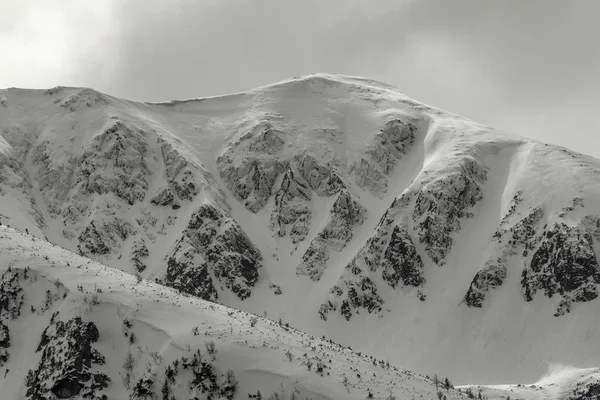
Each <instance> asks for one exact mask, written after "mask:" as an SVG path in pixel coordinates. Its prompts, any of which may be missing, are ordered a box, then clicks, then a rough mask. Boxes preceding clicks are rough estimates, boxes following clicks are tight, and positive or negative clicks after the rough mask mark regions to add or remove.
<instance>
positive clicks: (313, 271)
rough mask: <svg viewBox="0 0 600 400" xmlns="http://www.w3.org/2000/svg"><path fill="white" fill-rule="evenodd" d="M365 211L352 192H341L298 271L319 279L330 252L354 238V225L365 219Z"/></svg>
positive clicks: (303, 257) (300, 273)
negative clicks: (325, 223)
mask: <svg viewBox="0 0 600 400" xmlns="http://www.w3.org/2000/svg"><path fill="white" fill-rule="evenodd" d="M365 213H366V210H365V208H364V207H362V206H361V205H360V204H359V203H358V202H357V201H356V200H354V199H353V198H352V195H351V194H350V192H348V191H347V190H344V191H342V192H340V194H339V195H338V197H337V199H336V201H335V203H333V207H332V208H331V211H330V216H329V221H328V222H327V225H325V227H324V228H323V229H322V230H321V231H320V232H319V233H318V234H317V237H316V238H315V239H313V240H312V242H311V243H310V245H309V247H308V249H307V250H306V252H305V253H304V255H303V256H302V264H300V265H299V266H298V268H297V270H296V273H297V274H298V275H308V276H309V277H310V278H311V279H312V280H315V281H318V280H319V279H320V278H321V275H322V274H323V271H324V270H325V268H326V264H327V260H329V252H330V251H332V250H333V251H335V250H338V251H339V250H341V249H342V248H344V247H345V246H346V244H347V243H348V242H349V241H350V240H351V239H352V232H353V229H354V227H355V226H357V225H359V224H362V222H363V221H364V216H365Z"/></svg>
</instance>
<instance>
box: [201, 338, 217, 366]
mask: <svg viewBox="0 0 600 400" xmlns="http://www.w3.org/2000/svg"><path fill="white" fill-rule="evenodd" d="M204 346H206V351H207V352H208V354H209V355H210V357H211V358H212V360H213V361H214V360H215V358H216V354H217V347H216V345H215V342H214V341H212V340H211V341H210V342H206V343H204Z"/></svg>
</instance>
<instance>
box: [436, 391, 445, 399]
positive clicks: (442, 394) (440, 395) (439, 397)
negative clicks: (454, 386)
mask: <svg viewBox="0 0 600 400" xmlns="http://www.w3.org/2000/svg"><path fill="white" fill-rule="evenodd" d="M437 397H438V399H439V400H442V398H443V397H444V393H442V392H437Z"/></svg>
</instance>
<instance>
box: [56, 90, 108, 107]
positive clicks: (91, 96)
mask: <svg viewBox="0 0 600 400" xmlns="http://www.w3.org/2000/svg"><path fill="white" fill-rule="evenodd" d="M63 89H65V88H64V87H62V86H57V87H55V88H52V89H47V90H46V92H45V94H46V95H49V96H54V95H56V100H54V104H57V105H59V106H60V107H63V108H66V109H68V110H69V111H71V112H75V111H77V110H80V109H82V108H83V109H85V108H91V107H93V106H95V105H97V104H102V105H106V104H108V102H107V101H106V99H105V98H104V96H103V95H102V93H99V92H97V91H95V90H92V89H88V88H84V89H80V90H78V91H77V92H75V93H66V94H64V93H63V92H64V91H63Z"/></svg>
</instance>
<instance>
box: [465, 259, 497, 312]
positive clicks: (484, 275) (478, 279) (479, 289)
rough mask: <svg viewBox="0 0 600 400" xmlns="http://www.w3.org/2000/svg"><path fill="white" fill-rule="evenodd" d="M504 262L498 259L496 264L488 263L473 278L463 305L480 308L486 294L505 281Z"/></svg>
mask: <svg viewBox="0 0 600 400" xmlns="http://www.w3.org/2000/svg"><path fill="white" fill-rule="evenodd" d="M505 263H506V261H505V260H502V259H499V260H498V261H497V263H493V262H488V263H487V264H486V266H485V267H484V268H483V269H482V270H481V271H479V272H477V274H475V277H474V278H473V281H472V282H471V285H470V286H469V290H468V291H467V294H466V295H465V303H466V304H467V305H468V306H469V307H478V308H481V307H482V305H483V300H484V299H485V296H486V294H487V293H488V292H489V291H490V290H492V289H495V288H497V287H498V286H500V285H502V283H503V282H504V279H506V266H505V265H504V264H505Z"/></svg>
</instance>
